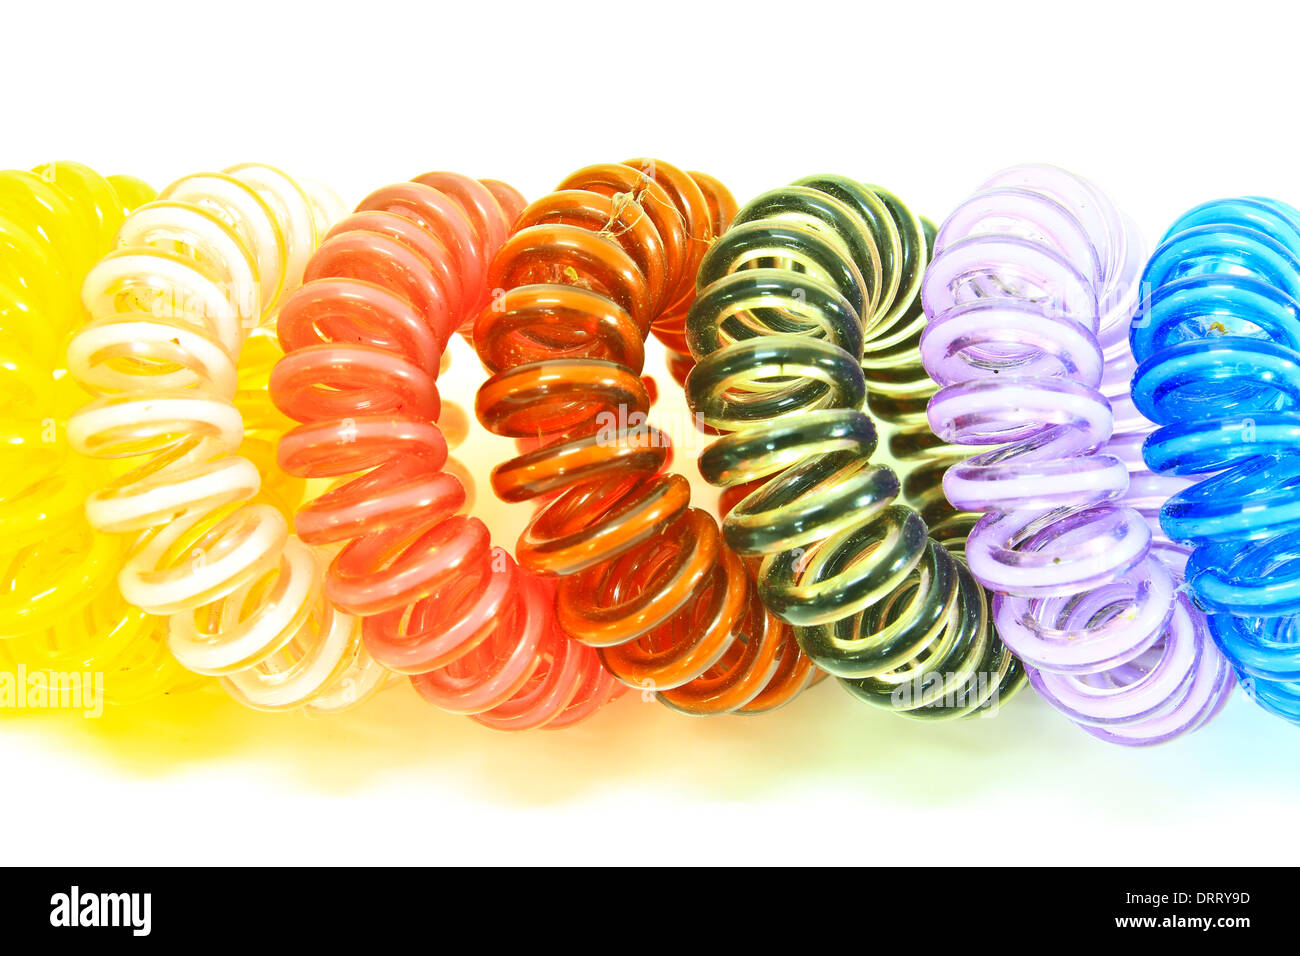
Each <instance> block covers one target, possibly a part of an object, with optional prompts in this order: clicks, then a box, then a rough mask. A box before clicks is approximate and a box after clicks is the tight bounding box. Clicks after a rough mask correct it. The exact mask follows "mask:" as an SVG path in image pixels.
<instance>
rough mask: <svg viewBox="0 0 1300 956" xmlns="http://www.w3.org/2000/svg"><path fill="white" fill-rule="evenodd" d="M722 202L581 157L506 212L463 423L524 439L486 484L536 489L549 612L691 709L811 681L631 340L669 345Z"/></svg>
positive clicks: (774, 699)
mask: <svg viewBox="0 0 1300 956" xmlns="http://www.w3.org/2000/svg"><path fill="white" fill-rule="evenodd" d="M734 208H735V203H734V200H732V199H731V197H730V194H729V193H727V191H726V189H725V188H724V187H723V186H722V185H721V184H720V183H718V182H717V180H714V179H712V178H711V177H708V176H703V175H701V174H698V173H689V174H688V173H685V172H683V171H681V170H679V169H677V168H675V167H673V166H670V165H669V164H667V163H663V162H660V161H656V160H647V159H635V160H629V161H627V162H625V163H611V164H604V165H598V166H589V167H587V168H585V169H582V170H579V171H578V172H576V173H574V174H573V175H571V176H569V177H568V178H567V179H565V180H564V182H562V183H561V184H560V186H559V188H558V189H557V191H556V192H554V193H552V194H550V195H549V196H546V197H544V198H542V199H540V200H538V201H537V202H534V203H533V204H532V205H530V206H529V207H528V208H527V209H525V210H524V212H523V214H522V215H521V216H520V218H519V221H518V222H517V223H516V224H515V229H514V233H513V234H512V235H511V237H510V238H509V239H508V240H507V241H506V243H505V245H504V246H502V248H501V250H500V252H498V254H497V256H496V258H495V260H494V261H493V264H492V269H491V272H490V274H489V284H490V285H491V286H492V287H494V288H497V289H499V290H501V291H500V292H499V293H498V294H496V296H495V298H494V301H493V303H492V304H491V305H490V306H489V307H488V308H486V309H485V310H484V311H483V313H482V315H481V316H480V318H479V320H478V324H477V327H476V329H475V344H476V347H477V349H478V354H479V357H480V359H481V360H482V361H483V363H484V364H485V365H486V366H487V367H488V369H489V370H490V371H491V372H492V373H493V374H492V376H491V378H489V379H488V381H487V382H486V383H485V384H484V385H483V387H482V388H481V389H480V390H479V393H478V400H477V403H476V411H477V414H478V417H479V420H480V421H481V422H482V423H483V424H484V425H485V426H486V427H487V428H488V429H489V430H490V431H492V432H495V433H496V434H499V435H505V436H509V437H513V438H516V439H526V440H528V444H527V445H526V446H525V450H524V451H523V453H522V454H520V455H519V456H518V457H516V458H514V459H512V460H510V461H507V462H505V463H504V464H502V465H500V466H498V467H497V468H496V469H494V471H493V473H492V485H493V488H494V489H495V491H496V493H497V494H498V495H499V496H500V497H501V498H503V499H504V500H506V501H537V502H540V503H541V508H540V510H539V511H538V512H537V513H536V515H535V516H534V517H533V519H532V521H531V522H530V524H529V526H528V528H527V529H526V530H525V532H524V533H523V535H522V536H521V538H520V540H519V545H518V549H517V554H518V556H519V560H520V563H521V564H522V565H523V566H524V567H525V568H527V569H528V570H530V571H532V572H534V573H537V574H543V575H547V576H553V577H557V578H558V579H559V583H558V590H557V609H558V614H559V620H560V624H561V626H562V627H563V628H564V630H565V632H566V633H567V634H569V635H570V636H572V637H574V638H576V639H577V640H579V641H581V642H583V643H584V644H587V645H589V646H592V647H596V648H598V649H599V653H600V657H601V660H602V661H603V662H604V664H605V666H606V667H607V668H608V669H609V671H610V672H611V673H612V674H613V675H614V676H615V677H616V678H618V679H619V680H620V681H622V682H623V683H624V684H627V685H629V686H632V687H637V688H641V689H642V690H643V691H645V692H654V693H655V694H656V695H657V696H658V698H659V700H661V701H662V702H663V703H665V704H667V705H668V706H670V707H673V708H675V709H677V710H680V711H683V712H685V713H691V714H718V713H756V712H759V711H764V710H769V709H771V708H773V707H776V706H779V705H780V704H782V703H785V702H786V701H788V700H790V699H791V698H793V697H794V696H795V695H796V694H797V693H798V692H799V691H800V690H802V689H803V688H804V687H806V686H808V685H809V684H810V683H811V682H812V681H813V680H814V679H815V668H813V666H812V664H811V662H810V661H809V660H808V659H807V657H805V656H804V655H802V654H801V653H800V652H799V649H798V646H797V644H796V642H795V641H794V638H793V634H792V632H791V629H790V628H789V627H787V626H786V625H785V624H783V623H782V622H781V621H778V620H776V619H775V618H773V617H771V616H770V615H768V614H766V613H764V611H763V607H762V604H761V603H760V602H759V600H758V598H757V593H756V591H755V590H754V588H753V587H752V586H751V584H750V580H749V572H748V570H747V568H746V566H745V563H744V562H743V561H742V560H741V559H740V558H739V557H738V556H736V555H735V554H733V553H732V552H731V551H730V550H729V549H727V548H726V546H725V545H724V543H723V541H722V537H721V535H720V534H719V532H718V526H717V523H716V522H715V521H714V519H713V518H712V517H710V516H709V515H708V514H706V513H705V512H703V511H701V510H699V509H695V508H691V507H690V487H689V485H688V483H687V482H686V480H685V479H684V478H682V477H681V476H680V475H674V474H668V473H666V471H665V468H666V466H667V464H668V460H669V448H668V441H667V439H666V438H665V437H664V436H663V435H662V434H661V433H660V432H659V431H658V430H657V429H655V428H654V427H652V426H650V425H648V424H647V423H646V413H647V411H648V409H649V403H650V396H649V394H648V392H647V390H646V386H645V384H644V383H643V381H642V380H641V379H640V377H639V375H640V373H641V369H642V365H643V362H644V357H645V353H644V344H645V341H646V339H647V337H648V336H649V334H650V332H651V330H652V329H653V330H654V331H655V332H656V333H657V334H659V335H660V336H661V338H663V339H664V341H665V343H666V344H667V345H668V347H669V348H670V349H676V350H678V351H679V352H680V350H681V348H682V338H681V336H682V321H683V316H684V315H685V313H686V311H687V309H688V308H689V306H690V302H691V300H692V297H693V293H694V278H695V268H696V266H697V265H698V263H699V261H700V257H701V256H702V255H703V253H704V250H705V249H706V248H707V247H708V245H709V243H710V242H712V241H713V240H714V238H715V237H716V236H717V235H718V234H719V233H720V232H721V231H722V230H723V229H725V227H726V224H727V223H726V220H727V217H728V216H729V214H730V212H731V210H733V209H734ZM688 365H689V362H688V361H686V360H684V359H681V358H679V359H678V360H676V362H675V369H676V372H675V374H682V373H683V371H684V367H685V366H688Z"/></svg>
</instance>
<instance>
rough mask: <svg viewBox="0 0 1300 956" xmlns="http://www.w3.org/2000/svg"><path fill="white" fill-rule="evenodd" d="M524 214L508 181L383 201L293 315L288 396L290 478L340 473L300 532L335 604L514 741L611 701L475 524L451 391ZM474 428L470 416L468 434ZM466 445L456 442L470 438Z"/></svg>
mask: <svg viewBox="0 0 1300 956" xmlns="http://www.w3.org/2000/svg"><path fill="white" fill-rule="evenodd" d="M523 206H524V200H523V197H522V196H520V195H519V194H518V193H517V192H516V191H515V190H514V189H512V188H511V187H509V186H507V185H505V184H504V183H499V182H495V181H492V180H484V181H478V180H474V179H469V178H468V177H465V176H459V175H456V174H454V173H428V174H426V175H424V176H421V177H418V178H417V179H415V180H413V181H411V182H407V183H399V184H396V185H391V186H386V187H384V188H382V189H379V190H377V191H376V192H374V193H372V194H371V195H369V196H368V197H366V198H365V199H364V200H362V202H361V204H360V205H359V206H358V207H357V210H356V212H355V213H353V215H351V216H350V217H348V218H347V219H344V220H343V221H342V222H340V223H339V224H338V225H337V226H335V227H334V229H333V231H332V232H331V233H330V234H329V236H328V237H327V238H326V239H325V242H324V243H322V245H321V247H320V249H319V250H317V252H316V254H315V255H314V256H313V257H312V260H311V262H310V263H309V264H308V266H307V271H306V276H305V283H304V285H303V286H302V287H301V288H300V289H298V290H297V291H296V292H295V293H294V294H293V295H292V296H290V297H289V299H288V300H287V301H286V302H285V305H284V308H283V310H282V311H281V315H280V321H279V335H280V343H281V345H282V346H283V347H284V351H285V357H284V358H283V359H282V360H281V361H280V363H279V364H278V365H277V366H276V368H275V371H274V373H273V374H272V376H271V397H272V399H273V400H274V401H275V403H276V405H277V406H278V407H279V408H280V409H281V410H282V411H283V412H285V414H287V415H288V416H289V417H290V418H292V419H294V420H295V421H297V422H300V423H301V424H299V425H298V426H297V427H296V428H294V429H293V430H292V431H290V432H289V433H288V434H286V435H285V436H284V438H283V439H282V441H281V442H280V448H279V460H280V463H281V465H282V466H283V467H284V469H285V470H286V471H288V472H289V473H291V474H294V475H299V476H303V477H307V478H331V479H339V482H338V483H337V484H336V485H335V486H334V487H333V488H331V489H330V490H329V491H328V492H326V493H325V494H323V495H321V496H320V497H318V498H316V499H315V500H313V501H311V502H308V503H307V504H305V505H304V506H303V507H302V508H301V509H300V510H299V511H298V514H297V516H296V518H295V527H296V530H297V532H298V534H299V536H300V537H301V538H302V540H304V541H306V542H307V543H309V544H314V545H319V546H322V547H337V548H338V549H339V550H338V552H337V554H336V555H335V557H334V559H333V562H332V564H331V565H330V568H329V571H328V574H327V576H326V582H325V591H326V594H327V596H328V597H329V599H330V600H331V601H332V602H333V603H334V604H335V605H336V606H337V607H339V608H341V609H343V610H344V611H347V612H348V613H350V614H356V615H359V616H362V617H364V618H365V622H364V625H363V630H364V634H365V642H366V647H367V648H368V649H369V651H370V653H371V654H372V655H373V656H374V658H375V659H376V660H377V661H378V662H379V663H381V664H383V665H384V666H385V667H387V668H389V669H390V670H393V671H396V672H398V673H403V674H409V675H413V676H412V681H413V683H414V685H415V687H416V688H417V690H419V691H420V693H421V694H422V695H423V696H424V697H425V698H426V699H428V700H430V701H431V702H433V703H435V704H437V705H438V706H440V707H442V708H443V709H445V710H449V711H452V712H454V713H462V714H471V715H474V716H475V717H476V718H477V719H478V720H480V721H481V722H483V723H485V724H488V725H489V726H493V727H497V728H500V729H519V730H522V729H526V728H531V727H542V726H546V727H560V726H566V725H568V724H570V723H573V722H575V721H576V720H579V719H581V718H582V717H583V716H586V714H588V713H590V712H592V711H594V710H595V709H596V708H597V707H599V706H600V705H601V704H602V703H604V702H605V701H607V700H608V699H610V698H611V696H612V695H613V691H614V686H613V681H612V680H610V679H609V678H608V677H607V676H606V675H604V674H603V672H602V671H601V669H600V665H599V661H598V660H597V658H596V655H595V653H594V652H593V651H590V650H589V649H587V648H571V647H569V646H568V641H567V639H566V638H564V637H563V635H562V634H559V633H558V630H557V628H556V626H555V612H554V592H553V589H552V588H550V587H549V585H546V584H545V583H544V582H541V581H539V580H537V579H535V578H533V577H532V576H530V575H527V574H525V573H523V572H521V571H520V570H519V568H518V566H517V565H516V564H515V562H514V560H513V559H512V558H511V557H510V556H509V555H508V554H507V553H506V552H504V551H502V550H501V549H499V548H495V549H494V548H492V547H491V545H490V542H489V533H488V530H487V528H486V526H485V525H484V524H483V523H482V522H481V521H479V520H478V519H477V518H472V517H467V516H466V515H464V514H462V513H461V512H462V511H463V510H464V508H465V506H466V503H467V490H466V486H465V484H464V483H463V480H462V479H461V478H459V477H457V476H456V475H455V474H452V473H450V472H449V471H448V467H447V466H448V457H447V453H448V448H449V447H450V445H451V444H452V441H450V440H449V437H448V436H447V435H445V434H444V430H443V428H441V427H440V425H446V423H447V419H446V412H447V410H448V409H450V408H452V407H453V406H450V405H449V406H446V407H444V406H443V405H442V402H441V398H440V395H439V393H438V387H437V383H436V379H437V375H438V372H439V371H440V370H441V368H442V367H443V365H444V361H445V360H446V359H447V358H448V356H447V354H446V347H447V344H448V342H449V340H450V339H451V337H452V335H453V334H454V333H455V332H456V331H457V330H468V329H470V328H472V324H473V319H474V318H475V317H476V316H477V315H478V314H479V312H481V311H482V309H483V308H484V306H485V305H486V304H487V301H488V298H489V293H488V289H489V287H488V284H487V281H486V278H487V269H488V265H489V263H490V262H491V258H492V255H493V253H494V252H495V251H496V250H497V249H498V248H499V247H500V246H501V244H502V243H503V242H504V241H505V238H506V235H507V233H508V232H509V229H510V225H511V224H512V223H513V222H514V220H515V219H516V218H517V216H518V214H519V212H520V210H522V208H523ZM457 424H459V422H457ZM453 437H454V436H453Z"/></svg>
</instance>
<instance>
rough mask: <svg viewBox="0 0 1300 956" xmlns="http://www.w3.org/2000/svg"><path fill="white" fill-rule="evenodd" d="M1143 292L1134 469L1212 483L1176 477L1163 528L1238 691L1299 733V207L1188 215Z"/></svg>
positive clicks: (1158, 256) (1208, 206) (1136, 321)
mask: <svg viewBox="0 0 1300 956" xmlns="http://www.w3.org/2000/svg"><path fill="white" fill-rule="evenodd" d="M1142 289H1143V291H1144V293H1145V298H1144V299H1143V301H1142V303H1141V305H1140V307H1139V308H1138V311H1137V313H1136V314H1135V315H1134V318H1133V323H1132V328H1131V333H1130V335H1131V341H1132V348H1133V352H1134V354H1135V355H1136V357H1137V359H1138V361H1139V362H1140V363H1141V364H1140V365H1139V367H1138V370H1137V374H1136V376H1135V377H1134V379H1133V396H1134V399H1135V401H1136V403H1137V407H1138V408H1139V409H1140V410H1141V412H1142V413H1143V414H1144V415H1146V416H1147V417H1148V418H1150V419H1151V420H1152V421H1154V422H1156V423H1157V424H1158V425H1159V426H1160V427H1159V428H1158V429H1157V430H1156V431H1155V432H1154V434H1152V435H1151V436H1150V437H1149V438H1148V439H1147V441H1146V446H1145V456H1146V461H1147V462H1148V464H1150V466H1151V467H1152V468H1153V469H1154V470H1155V471H1157V472H1160V473H1164V474H1170V475H1175V476H1195V475H1211V477H1208V478H1206V479H1205V480H1203V481H1200V482H1199V483H1196V484H1190V485H1189V484H1187V481H1186V479H1184V480H1183V483H1184V485H1186V487H1184V488H1182V489H1181V490H1177V491H1176V493H1174V494H1173V495H1172V496H1170V497H1169V501H1168V502H1167V503H1166V504H1165V506H1164V509H1163V510H1162V511H1161V514H1160V520H1161V523H1162V525H1163V526H1164V528H1165V530H1166V532H1167V533H1168V534H1169V536H1170V537H1171V538H1173V539H1175V540H1177V541H1182V542H1187V543H1189V544H1190V545H1191V546H1192V548H1193V550H1192V553H1191V557H1190V559H1189V560H1188V562H1187V568H1186V575H1187V581H1188V584H1189V585H1190V587H1191V588H1192V590H1193V592H1194V593H1195V595H1196V597H1197V600H1198V601H1199V602H1200V604H1201V605H1202V606H1203V607H1205V608H1206V609H1207V611H1208V613H1209V625H1210V630H1211V633H1212V634H1213V635H1214V638H1215V641H1216V643H1217V644H1218V646H1219V648H1220V649H1221V650H1222V651H1223V653H1224V654H1225V655H1226V656H1227V657H1228V659H1229V661H1230V662H1231V664H1232V666H1233V667H1234V668H1235V669H1236V671H1237V674H1238V676H1239V677H1240V679H1241V680H1242V683H1243V685H1245V686H1246V687H1247V689H1248V691H1249V692H1250V694H1251V696H1252V697H1254V698H1255V700H1256V701H1257V702H1258V703H1259V704H1260V705H1261V706H1263V707H1264V708H1265V709H1267V710H1269V711H1270V712H1272V713H1274V714H1277V715H1279V716H1281V717H1284V718H1286V719H1288V720H1290V721H1293V722H1297V723H1300V634H1298V633H1297V626H1296V625H1297V621H1300V616H1298V615H1300V570H1297V569H1298V567H1300V565H1297V562H1296V560H1295V555H1296V553H1297V550H1296V549H1297V546H1298V545H1300V518H1298V517H1297V515H1298V511H1297V505H1296V494H1295V488H1296V481H1297V475H1300V411H1297V406H1298V405H1300V211H1297V210H1296V209H1294V208H1293V207H1291V206H1289V205H1287V204H1286V203H1282V202H1278V201H1277V200H1272V199H1262V198H1256V197H1249V198H1241V199H1230V200H1219V201H1215V202H1209V203H1205V204H1203V205H1200V206H1197V207H1196V208H1195V209H1192V210H1191V211H1190V212H1188V213H1186V214H1185V215H1184V216H1182V217H1181V218H1180V219H1178V221H1177V222H1175V223H1174V224H1173V226H1171V227H1170V229H1169V231H1168V232H1167V233H1166V234H1165V237H1164V240H1163V241H1162V242H1161V243H1160V246H1159V247H1158V248H1157V249H1156V251H1155V253H1154V254H1153V255H1152V257H1151V260H1150V261H1149V262H1148V263H1147V267H1146V270H1145V273H1144V274H1143V280H1142ZM1175 480H1177V479H1175Z"/></svg>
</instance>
